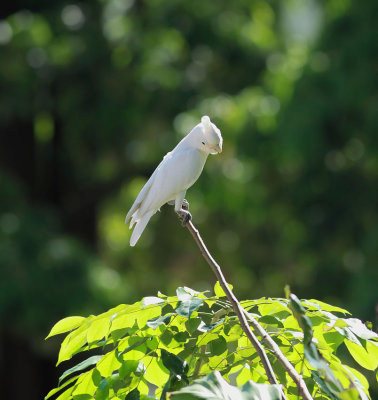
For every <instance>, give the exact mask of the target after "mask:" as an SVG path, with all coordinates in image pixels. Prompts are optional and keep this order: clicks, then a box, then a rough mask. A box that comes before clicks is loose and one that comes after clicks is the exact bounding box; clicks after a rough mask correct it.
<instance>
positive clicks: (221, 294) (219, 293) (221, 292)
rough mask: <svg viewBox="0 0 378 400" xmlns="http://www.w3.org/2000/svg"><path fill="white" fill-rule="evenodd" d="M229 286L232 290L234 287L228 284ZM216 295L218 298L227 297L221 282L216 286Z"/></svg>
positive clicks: (217, 282)
mask: <svg viewBox="0 0 378 400" xmlns="http://www.w3.org/2000/svg"><path fill="white" fill-rule="evenodd" d="M227 286H228V287H229V288H230V289H231V290H232V289H233V288H234V287H233V285H231V284H230V283H227ZM214 293H215V295H216V296H217V297H227V295H226V293H225V292H224V290H223V289H222V287H221V285H220V283H219V281H216V283H215V285H214Z"/></svg>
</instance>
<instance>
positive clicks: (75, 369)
mask: <svg viewBox="0 0 378 400" xmlns="http://www.w3.org/2000/svg"><path fill="white" fill-rule="evenodd" d="M101 358H102V356H92V357H89V358H87V359H86V360H84V361H83V362H81V363H80V364H77V365H75V366H74V367H72V368H70V369H68V370H67V371H65V372H64V373H63V374H62V376H61V377H60V378H59V383H60V382H61V381H62V380H63V379H64V378H66V377H67V376H68V375H71V374H73V373H74V372H78V371H82V370H83V369H85V368H87V367H89V366H90V365H93V364H97V362H98V361H100V360H101Z"/></svg>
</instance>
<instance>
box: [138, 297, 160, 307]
mask: <svg viewBox="0 0 378 400" xmlns="http://www.w3.org/2000/svg"><path fill="white" fill-rule="evenodd" d="M163 304H165V300H164V299H162V298H161V297H155V296H147V297H144V298H143V299H142V307H143V308H146V307H148V306H150V305H156V306H162V305H163Z"/></svg>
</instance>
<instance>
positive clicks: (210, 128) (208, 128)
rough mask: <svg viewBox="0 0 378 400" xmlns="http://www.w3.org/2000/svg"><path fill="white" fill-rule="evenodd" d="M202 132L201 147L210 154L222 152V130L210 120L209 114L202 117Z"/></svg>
mask: <svg viewBox="0 0 378 400" xmlns="http://www.w3.org/2000/svg"><path fill="white" fill-rule="evenodd" d="M200 125H202V130H201V131H202V133H201V135H200V138H199V139H200V144H199V148H200V150H202V151H206V152H207V153H209V154H218V153H221V152H222V145H223V138H222V134H221V131H220V130H219V129H218V128H217V127H216V126H215V125H214V124H213V123H212V122H211V121H210V118H209V117H208V116H207V115H204V116H203V117H202V118H201V124H200Z"/></svg>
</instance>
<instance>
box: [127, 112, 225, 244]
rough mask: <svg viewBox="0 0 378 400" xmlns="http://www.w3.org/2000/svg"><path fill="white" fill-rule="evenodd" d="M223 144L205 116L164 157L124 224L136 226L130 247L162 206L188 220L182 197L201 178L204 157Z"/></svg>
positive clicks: (217, 149)
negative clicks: (183, 208) (171, 206)
mask: <svg viewBox="0 0 378 400" xmlns="http://www.w3.org/2000/svg"><path fill="white" fill-rule="evenodd" d="M222 143H223V138H222V135H221V132H220V130H219V129H218V128H217V127H216V126H215V125H214V124H213V123H212V122H211V121H210V118H209V117H208V116H207V115H205V116H203V117H202V118H201V122H200V123H199V124H198V125H196V126H195V127H194V128H193V129H192V130H191V131H190V132H189V133H188V134H187V135H186V136H185V137H184V138H183V139H182V140H181V142H180V143H179V144H178V145H177V146H176V147H175V148H174V149H173V150H172V151H170V152H169V153H167V154H166V155H165V157H164V158H163V160H162V161H161V163H160V164H159V165H158V167H157V168H156V170H155V171H154V173H153V174H152V175H151V177H150V179H149V180H148V181H147V183H146V184H145V185H144V186H143V188H142V190H141V191H140V193H139V195H138V197H137V198H136V200H135V202H134V204H133V205H132V207H131V208H130V210H129V212H128V213H127V216H126V219H125V224H127V223H128V222H129V221H130V220H131V221H130V229H131V228H132V227H133V225H134V224H136V225H135V228H134V231H133V233H132V235H131V238H130V246H135V243H136V242H137V241H138V239H139V238H140V235H141V234H142V232H143V231H144V228H145V227H146V225H147V223H148V221H149V220H150V218H151V217H152V216H153V215H154V214H155V213H156V211H158V210H159V209H160V207H161V206H162V205H163V204H165V203H170V204H173V203H174V206H175V211H176V212H177V213H178V214H179V215H181V216H183V215H184V217H189V216H190V214H189V212H187V211H185V210H182V205H183V202H184V197H185V193H186V191H187V190H188V189H189V188H190V187H191V186H192V185H193V183H194V182H195V181H196V180H197V179H198V177H199V176H200V175H201V172H202V169H203V167H204V165H205V162H206V159H207V156H208V155H209V154H217V153H220V152H221V151H222Z"/></svg>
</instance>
